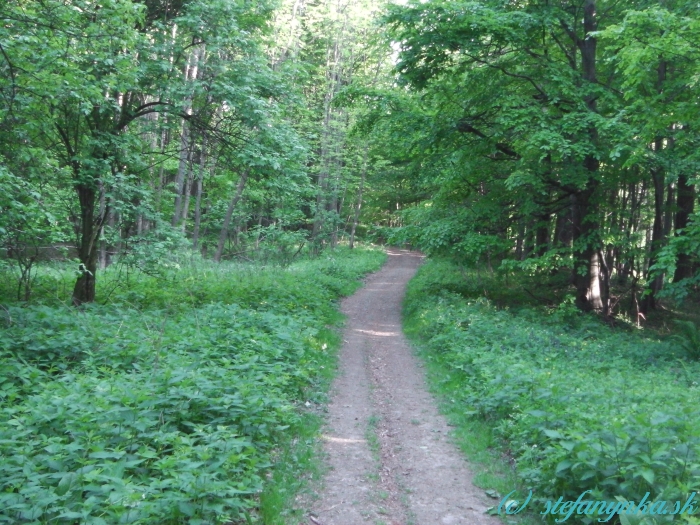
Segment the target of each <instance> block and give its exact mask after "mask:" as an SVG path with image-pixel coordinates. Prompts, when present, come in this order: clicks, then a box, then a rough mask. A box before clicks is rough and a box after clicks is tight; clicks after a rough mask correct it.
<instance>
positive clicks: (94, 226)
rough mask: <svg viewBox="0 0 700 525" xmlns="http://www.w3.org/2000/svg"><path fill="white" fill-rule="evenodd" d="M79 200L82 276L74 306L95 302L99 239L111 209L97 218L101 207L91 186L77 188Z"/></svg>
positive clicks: (77, 281) (77, 286)
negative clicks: (106, 214)
mask: <svg viewBox="0 0 700 525" xmlns="http://www.w3.org/2000/svg"><path fill="white" fill-rule="evenodd" d="M76 191H77V193H78V200H79V202H80V221H81V222H80V237H79V243H78V259H79V260H80V265H79V266H78V270H79V271H80V276H79V277H78V279H77V280H76V282H75V286H74V288H73V299H72V301H73V304H74V305H75V306H80V305H81V304H83V303H91V302H94V301H95V274H96V273H97V256H98V253H99V249H98V242H97V240H98V237H99V234H100V230H101V228H102V224H103V222H104V216H105V215H104V213H108V211H109V207H108V206H105V211H104V212H103V214H102V215H100V214H99V213H98V214H97V215H98V216H97V217H96V216H95V215H96V214H95V211H96V208H97V206H99V198H98V196H97V191H96V189H95V188H94V187H93V186H92V185H89V184H78V185H77V186H76Z"/></svg>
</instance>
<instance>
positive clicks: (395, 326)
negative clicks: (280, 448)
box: [309, 249, 501, 525]
mask: <svg viewBox="0 0 700 525" xmlns="http://www.w3.org/2000/svg"><path fill="white" fill-rule="evenodd" d="M388 254H389V260H388V261H387V263H386V264H385V265H384V267H383V268H382V269H381V270H380V271H378V272H377V273H375V274H372V275H371V276H369V277H368V279H367V280H366V284H365V286H364V287H363V288H362V289H360V290H359V291H358V292H357V293H356V294H355V295H353V296H352V297H349V298H347V299H345V300H344V301H343V303H342V309H343V313H345V314H346V315H347V316H348V320H347V325H346V328H345V331H344V337H343V340H344V343H343V346H342V348H341V351H340V363H339V374H338V377H337V378H336V380H335V382H334V384H333V388H332V391H331V395H332V398H331V402H330V404H329V406H328V425H327V427H326V429H325V432H324V434H323V440H324V444H323V447H324V451H325V453H326V455H327V462H328V465H329V467H330V470H329V472H328V474H327V476H326V478H325V480H324V485H323V489H322V491H321V493H320V495H319V499H318V500H317V501H316V502H315V504H314V505H313V508H312V510H311V511H310V513H309V525H360V524H364V523H371V524H374V525H467V524H469V525H500V524H501V521H500V520H499V519H498V518H496V517H494V516H489V515H486V514H485V511H486V509H487V508H488V507H489V506H490V505H492V503H491V502H489V501H487V500H486V498H485V496H483V490H481V489H478V488H476V487H475V486H474V485H473V484H472V481H471V479H472V475H471V472H470V470H469V468H468V466H467V464H466V462H465V460H464V459H463V458H462V456H461V453H460V452H459V451H458V450H457V448H456V446H455V445H453V444H452V443H451V441H450V439H449V437H448V433H449V427H448V426H447V424H446V421H445V419H444V418H443V417H442V416H441V415H440V414H439V413H438V410H437V407H436V404H435V401H434V400H433V399H432V397H431V396H430V394H428V392H427V390H426V385H425V382H424V377H423V372H422V369H421V368H420V366H419V363H418V361H417V359H416V358H415V357H414V356H413V354H412V352H411V349H410V347H409V345H408V342H407V341H406V338H405V337H404V335H403V332H402V331H401V302H402V300H403V296H404V292H405V289H406V284H407V283H408V281H409V280H410V279H411V277H413V275H414V274H415V272H416V270H417V268H418V266H419V265H420V264H421V262H422V256H421V255H420V254H418V253H416V252H410V251H406V250H396V249H392V250H388Z"/></svg>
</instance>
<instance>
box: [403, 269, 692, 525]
mask: <svg viewBox="0 0 700 525" xmlns="http://www.w3.org/2000/svg"><path fill="white" fill-rule="evenodd" d="M489 286H494V283H493V282H488V283H487V282H486V281H484V280H479V279H477V276H476V275H475V274H474V272H472V271H465V270H464V269H460V268H459V267H458V266H456V265H454V264H452V263H450V262H447V261H444V260H431V261H429V262H428V263H427V264H425V265H424V266H423V267H422V268H421V269H420V270H419V273H418V275H417V276H416V278H415V279H414V280H413V281H412V282H411V283H410V285H409V290H408V292H407V296H406V300H405V311H404V314H405V321H406V329H407V332H408V334H409V336H410V337H412V338H413V340H414V341H416V342H417V343H418V346H419V348H420V349H421V354H422V356H423V358H424V359H426V361H427V363H428V368H429V370H430V373H429V375H430V378H431V382H432V385H433V387H434V388H435V389H436V390H437V391H438V392H439V393H440V394H441V396H442V399H443V401H444V402H445V405H446V410H447V412H448V415H449V416H451V419H452V422H453V423H454V424H455V425H457V426H458V427H459V428H458V433H459V432H460V431H461V432H472V434H473V432H474V428H481V431H482V438H483V428H484V427H488V429H489V433H490V435H489V437H488V438H487V439H485V440H484V441H485V442H488V443H487V444H488V445H489V446H495V447H496V448H498V450H499V453H500V456H501V458H502V459H504V460H505V463H507V462H509V461H510V462H512V463H513V464H514V465H515V466H516V472H517V476H518V480H517V482H518V485H519V487H517V488H520V489H525V490H526V491H527V490H529V489H532V490H533V493H534V498H535V499H533V502H534V503H531V504H530V506H531V507H537V506H538V505H537V503H536V502H535V500H537V501H538V502H539V504H540V505H539V508H541V509H544V508H545V506H544V501H545V500H548V499H552V500H554V501H556V500H557V499H558V498H559V497H563V499H564V501H566V500H574V501H575V500H576V499H577V497H578V496H579V495H580V494H581V493H582V492H584V491H586V490H591V491H592V492H591V493H590V494H589V495H588V498H587V499H607V500H608V501H611V500H612V501H614V500H615V498H616V497H621V498H624V499H626V500H628V501H636V502H639V501H640V500H641V499H642V498H643V497H644V495H645V494H646V493H647V492H650V499H651V500H654V499H658V500H669V501H674V502H675V501H676V500H683V502H685V501H686V499H687V496H688V494H689V493H691V492H692V491H695V490H698V488H699V487H700V458H699V456H698V454H699V453H700V411H699V410H698V406H697V399H698V394H700V388H699V386H698V382H699V381H700V380H698V377H700V364H699V363H698V362H697V361H693V360H691V359H690V358H689V356H688V354H686V353H685V352H684V351H683V348H682V346H681V345H678V344H677V343H676V342H675V341H674V340H673V339H671V338H668V339H660V338H659V337H658V336H654V335H653V334H652V335H649V334H645V333H644V332H643V331H638V330H628V329H622V328H616V329H612V328H610V327H608V326H607V325H604V324H602V323H600V322H599V321H598V320H597V319H596V318H594V317H591V316H586V315H583V314H580V313H579V312H577V311H576V310H575V309H574V308H573V307H572V306H569V305H566V304H564V305H563V306H558V307H556V308H549V309H547V308H533V307H531V306H528V307H519V308H517V309H512V308H511V309H509V308H508V307H505V308H496V307H495V306H494V305H493V304H492V303H491V302H490V301H489V300H488V299H486V298H485V297H484V293H486V295H487V296H488V295H489V292H490V291H492V290H490V289H489ZM493 291H494V294H495V293H497V291H495V290H493ZM477 433H478V432H477ZM486 482H487V483H488V480H487V481H486ZM511 482H513V483H514V482H515V481H513V480H512V481H511ZM483 483H484V480H483V479H482V484H483ZM485 488H493V487H485ZM514 488H516V487H515V486H512V485H511V486H510V487H507V486H502V487H501V488H499V492H503V493H507V492H508V491H509V490H512V489H514ZM507 489H508V490H507ZM667 510H669V511H670V510H671V509H667ZM554 518H561V516H550V519H554ZM579 518H582V517H579ZM662 518H664V517H663V516H661V517H656V518H655V519H656V521H658V522H661V521H663V519H662ZM665 518H669V519H670V518H671V516H666V517H665ZM676 519H678V516H676ZM684 519H685V520H687V521H689V522H693V523H697V520H696V519H695V518H690V517H687V516H686V517H685V518H684ZM694 520H695V521H694ZM589 521H590V520H589ZM649 523H652V521H650V522H649Z"/></svg>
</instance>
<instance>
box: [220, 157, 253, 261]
mask: <svg viewBox="0 0 700 525" xmlns="http://www.w3.org/2000/svg"><path fill="white" fill-rule="evenodd" d="M249 172H250V170H245V171H244V172H243V174H242V175H241V178H240V179H239V181H238V186H236V193H234V195H233V198H232V199H231V202H230V203H229V205H228V209H227V210H226V217H224V225H223V226H222V227H221V233H220V234H219V244H218V246H217V247H216V253H215V254H214V260H215V261H216V262H220V261H221V255H222V254H223V252H224V244H225V243H226V238H227V237H228V229H229V226H230V225H231V217H232V216H233V210H234V209H235V208H236V204H238V201H240V200H241V195H243V189H244V188H245V183H246V181H247V180H248V173H249Z"/></svg>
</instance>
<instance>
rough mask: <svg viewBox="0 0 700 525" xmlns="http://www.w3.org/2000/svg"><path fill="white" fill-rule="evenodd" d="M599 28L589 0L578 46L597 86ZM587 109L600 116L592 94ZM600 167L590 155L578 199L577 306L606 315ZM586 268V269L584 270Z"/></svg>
mask: <svg viewBox="0 0 700 525" xmlns="http://www.w3.org/2000/svg"><path fill="white" fill-rule="evenodd" d="M597 28H598V23H597V20H596V2H595V0H585V3H584V7H583V32H584V37H583V38H582V39H578V41H577V45H578V47H579V50H580V51H581V69H582V71H581V75H582V79H583V80H584V82H585V84H586V85H589V86H592V85H594V84H596V83H597V75H596V46H597V40H596V38H595V37H594V36H592V35H591V33H593V32H595V31H596V30H597ZM584 101H585V103H586V107H587V108H588V110H589V111H590V112H592V113H597V111H598V108H597V104H596V98H595V96H593V95H592V94H589V95H586V96H585V98H584ZM588 136H589V140H590V142H591V144H594V145H595V144H597V142H598V130H597V129H596V128H595V127H591V128H589V130H588ZM599 167H600V162H599V161H598V159H597V158H596V157H595V156H594V155H592V154H588V155H586V157H585V158H584V160H583V168H584V170H585V171H586V172H587V173H588V180H587V182H586V187H585V189H584V190H583V191H581V192H579V193H578V194H576V195H574V203H573V226H574V239H573V245H574V276H573V280H574V283H575V285H576V303H577V305H578V306H579V308H581V309H582V310H584V311H591V310H593V311H596V312H602V313H604V314H605V315H607V314H608V308H607V299H608V282H607V280H605V279H601V258H600V253H601V243H600V231H599V229H600V228H599V225H598V220H597V219H596V218H595V211H594V209H593V202H592V201H593V198H594V196H595V195H596V192H597V187H598V182H597V180H596V173H597V171H598V168H599ZM581 265H583V266H581Z"/></svg>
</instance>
